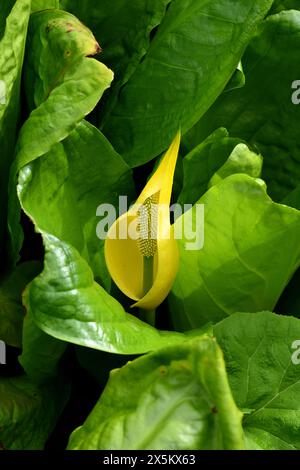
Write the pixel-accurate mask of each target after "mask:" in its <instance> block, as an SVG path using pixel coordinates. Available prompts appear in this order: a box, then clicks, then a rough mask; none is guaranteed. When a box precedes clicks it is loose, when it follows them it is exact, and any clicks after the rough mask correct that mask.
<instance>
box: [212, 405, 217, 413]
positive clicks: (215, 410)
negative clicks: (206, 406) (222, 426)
mask: <svg viewBox="0 0 300 470" xmlns="http://www.w3.org/2000/svg"><path fill="white" fill-rule="evenodd" d="M211 412H212V413H213V414H214V415H215V414H217V413H218V409H217V407H216V406H213V407H212V409H211Z"/></svg>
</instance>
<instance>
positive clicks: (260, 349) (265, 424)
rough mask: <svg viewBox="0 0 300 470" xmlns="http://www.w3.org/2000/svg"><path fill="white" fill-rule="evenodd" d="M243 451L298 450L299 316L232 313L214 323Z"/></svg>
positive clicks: (299, 387)
mask: <svg viewBox="0 0 300 470" xmlns="http://www.w3.org/2000/svg"><path fill="white" fill-rule="evenodd" d="M214 333H215V335H216V338H217V340H218V343H219V344H220V346H221V348H222V350H223V353H224V357H225V362H226V366H227V371H228V377H229V383H230V386H231V390H232V393H233V396H234V398H235V401H236V403H237V405H238V407H239V408H240V409H241V410H243V411H245V415H244V420H243V427H244V431H245V437H246V445H247V448H248V449H264V450H292V449H298V450H299V449H300V437H299V436H300V403H299V393H300V365H299V363H298V364H296V363H293V361H294V362H295V359H296V360H297V359H298V358H299V346H297V347H298V350H297V348H295V344H294V342H295V341H298V344H300V343H299V339H300V320H297V319H295V318H291V317H282V316H279V315H275V314H272V313H269V312H262V313H255V314H248V313H242V314H236V315H232V316H231V317H230V318H227V319H225V320H223V321H222V322H221V323H219V324H218V325H216V326H215V328H214Z"/></svg>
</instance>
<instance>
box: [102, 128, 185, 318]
mask: <svg viewBox="0 0 300 470" xmlns="http://www.w3.org/2000/svg"><path fill="white" fill-rule="evenodd" d="M179 144H180V133H179V132H178V134H177V135H176V137H175V139H174V141H173V142H172V144H171V146H170V148H169V150H168V151H167V152H166V154H165V156H164V157H163V159H162V161H161V163H160V165H159V167H158V168H157V170H156V171H155V173H154V174H153V175H152V177H151V178H150V179H149V181H148V183H147V184H146V186H145V188H144V189H143V191H142V193H141V194H140V196H139V198H138V199H137V201H136V202H135V204H134V205H133V206H132V207H131V208H130V209H129V210H128V212H126V214H123V215H121V216H120V217H119V219H117V221H116V222H115V223H114V224H113V225H112V226H111V228H110V229H109V232H108V234H107V238H106V240H105V247H104V253H105V260H106V264H107V268H108V270H109V272H110V275H111V277H112V279H113V280H114V282H115V283H116V284H117V286H118V287H119V289H120V290H121V291H122V292H124V294H126V295H127V297H130V298H131V299H133V300H135V301H136V303H135V304H134V305H133V307H140V308H142V309H147V310H153V309H155V308H156V307H157V306H158V305H159V304H160V303H161V302H162V301H163V300H164V299H165V298H166V297H167V295H168V293H169V291H170V289H171V287H172V284H173V281H174V279H175V276H176V274H177V270H178V262H179V255H178V248H177V244H176V240H175V238H174V229H173V227H172V226H171V224H170V201H171V194H172V185H173V178H174V172H175V167H176V161H177V156H178V151H179Z"/></svg>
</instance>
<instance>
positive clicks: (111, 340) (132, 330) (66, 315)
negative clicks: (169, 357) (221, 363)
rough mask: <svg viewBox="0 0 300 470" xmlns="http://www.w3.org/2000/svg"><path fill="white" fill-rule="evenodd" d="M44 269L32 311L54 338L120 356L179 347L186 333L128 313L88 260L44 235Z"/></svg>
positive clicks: (30, 299) (31, 295)
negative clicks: (158, 326) (97, 278)
mask: <svg viewBox="0 0 300 470" xmlns="http://www.w3.org/2000/svg"><path fill="white" fill-rule="evenodd" d="M43 239H44V243H45V247H46V256H45V266H44V271H43V272H42V274H41V275H40V276H38V277H37V278H35V279H34V281H33V282H32V284H31V286H30V289H29V292H28V295H27V297H26V302H27V309H28V311H29V313H30V314H31V315H32V318H33V320H34V321H35V322H36V324H37V325H38V326H39V327H40V328H41V329H42V330H43V331H44V332H46V333H48V334H50V335H51V336H54V337H55V338H58V339H61V340H65V341H69V342H72V343H75V344H79V345H82V346H87V347H90V348H94V349H100V350H103V351H108V352H116V353H119V354H141V353H144V352H147V351H151V350H154V349H158V348H160V347H162V346H163V345H167V344H173V343H178V342H179V341H182V339H183V338H184V335H182V334H180V333H171V332H167V331H159V330H157V329H155V328H153V327H151V326H149V325H148V324H147V323H144V322H142V321H141V320H139V319H138V318H136V317H134V316H133V315H131V314H129V313H126V312H125V311H124V309H123V307H122V306H121V305H120V304H119V302H118V301H117V300H116V299H114V298H113V297H111V296H110V295H109V294H108V293H107V292H106V291H105V290H104V289H103V288H102V287H101V286H100V285H99V284H97V283H96V282H95V281H94V278H93V274H92V271H91V269H90V268H89V266H88V264H87V263H86V261H85V260H84V259H83V258H81V257H80V255H79V253H78V252H77V250H75V248H73V247H72V246H71V245H68V244H67V243H65V242H62V241H61V240H58V239H57V238H55V237H54V236H52V235H48V234H45V233H44V234H43Z"/></svg>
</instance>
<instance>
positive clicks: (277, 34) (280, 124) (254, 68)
mask: <svg viewBox="0 0 300 470" xmlns="http://www.w3.org/2000/svg"><path fill="white" fill-rule="evenodd" d="M299 47H300V12H298V11H284V12H282V13H280V14H278V15H274V16H271V17H269V18H268V19H267V20H266V21H265V22H264V24H263V27H262V28H261V29H260V30H259V33H258V34H257V36H256V37H255V38H254V39H253V41H252V42H251V43H250V45H249V47H248V48H247V50H246V53H245V55H244V58H243V66H244V72H245V75H246V85H245V87H244V88H241V89H239V90H234V91H231V92H228V93H226V94H223V95H222V96H221V97H220V98H219V99H218V100H217V102H216V103H215V104H214V105H213V106H212V107H211V109H210V110H209V111H208V113H207V114H206V115H205V116H204V117H203V118H202V119H201V120H200V121H199V123H198V124H197V126H196V127H195V128H194V129H193V131H192V134H191V136H190V138H189V141H191V140H192V141H193V142H194V145H195V144H196V143H197V142H201V141H202V140H203V138H205V137H206V136H207V135H209V134H210V133H211V132H212V131H213V130H214V129H216V128H217V127H220V126H224V127H226V129H228V131H229V133H230V135H232V136H236V137H240V138H242V139H245V140H247V141H248V142H249V143H251V144H254V145H256V146H257V147H258V149H259V151H260V152H261V153H262V155H263V156H264V168H263V178H264V179H265V180H266V181H267V184H268V188H269V192H270V195H271V196H272V197H274V198H275V199H276V200H279V201H282V199H283V198H284V197H285V196H286V195H287V194H288V193H289V192H290V191H291V190H293V189H294V188H295V187H296V186H297V185H298V184H299V183H300V165H299V162H300V150H299V148H300V137H299V132H298V127H299V121H300V106H299V105H297V104H293V102H292V95H293V93H295V92H296V93H297V91H296V89H293V88H292V84H293V83H294V81H296V80H297V79H298V78H299V76H300V64H299V60H298V53H297V51H298V49H299Z"/></svg>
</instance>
